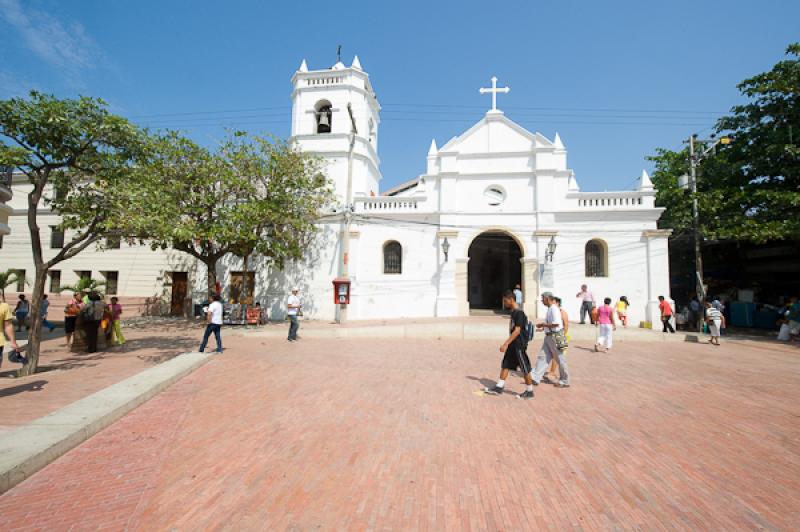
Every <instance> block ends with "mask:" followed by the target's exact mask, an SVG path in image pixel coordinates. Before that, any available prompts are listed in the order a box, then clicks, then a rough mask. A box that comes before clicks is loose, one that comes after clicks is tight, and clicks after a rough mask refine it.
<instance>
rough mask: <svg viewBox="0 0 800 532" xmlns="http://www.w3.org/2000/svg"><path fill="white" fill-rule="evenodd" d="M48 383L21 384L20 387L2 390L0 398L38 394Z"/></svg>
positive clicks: (32, 382)
mask: <svg viewBox="0 0 800 532" xmlns="http://www.w3.org/2000/svg"><path fill="white" fill-rule="evenodd" d="M47 382H48V381H43V380H38V381H31V382H27V383H25V384H20V385H19V386H12V387H10V388H5V389H2V390H0V397H8V396H11V395H16V394H18V393H22V392H38V391H41V390H42V388H44V385H45V384H47Z"/></svg>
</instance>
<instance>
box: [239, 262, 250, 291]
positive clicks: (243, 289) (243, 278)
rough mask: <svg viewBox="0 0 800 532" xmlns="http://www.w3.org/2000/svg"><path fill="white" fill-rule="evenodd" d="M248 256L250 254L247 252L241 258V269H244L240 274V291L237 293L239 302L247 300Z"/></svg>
mask: <svg viewBox="0 0 800 532" xmlns="http://www.w3.org/2000/svg"><path fill="white" fill-rule="evenodd" d="M249 258H250V254H249V253H248V254H247V255H245V256H244V260H243V262H244V266H243V268H242V270H244V272H243V274H242V293H241V294H240V295H239V303H242V302H243V301H244V302H245V303H246V302H247V260H248V259H249Z"/></svg>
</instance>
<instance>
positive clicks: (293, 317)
mask: <svg viewBox="0 0 800 532" xmlns="http://www.w3.org/2000/svg"><path fill="white" fill-rule="evenodd" d="M298 292H300V290H298V288H297V287H296V286H294V287H292V293H291V294H290V295H289V299H287V300H286V313H287V314H288V315H289V337H288V338H287V340H289V341H290V342H296V341H297V330H298V329H299V328H300V322H298V321H297V314H298V312H300V307H301V306H302V303H301V302H300V296H298V295H297V294H298Z"/></svg>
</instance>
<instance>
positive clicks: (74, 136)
mask: <svg viewBox="0 0 800 532" xmlns="http://www.w3.org/2000/svg"><path fill="white" fill-rule="evenodd" d="M143 136H144V135H143V133H142V132H141V131H140V130H139V129H138V128H137V127H136V126H134V125H133V124H131V123H130V122H128V121H127V120H125V119H124V118H121V117H119V116H116V115H113V114H111V113H109V112H108V110H107V109H106V105H105V103H104V102H103V101H102V100H99V99H95V98H88V97H81V98H79V99H57V98H55V97H53V96H50V95H46V94H41V93H38V92H35V91H33V92H31V93H30V96H29V97H28V98H27V99H26V98H13V99H10V100H3V101H0V165H11V166H14V167H16V168H17V169H18V170H20V171H21V172H22V173H23V174H25V176H26V177H27V178H28V182H29V183H30V185H31V190H30V192H29V193H28V198H27V200H28V205H27V218H28V230H29V232H30V238H31V248H32V249H31V250H32V255H33V263H34V267H35V272H34V279H33V281H34V282H33V294H32V297H31V313H30V315H31V318H32V319H31V322H32V323H31V332H30V336H29V340H28V348H27V350H28V357H27V358H28V361H29V362H28V364H26V365H25V366H23V367H22V369H21V370H20V374H21V375H28V374H31V373H34V372H35V371H36V368H37V366H38V361H39V344H40V340H41V317H40V313H39V305H40V303H41V300H42V295H43V294H44V289H45V283H46V281H47V272H48V270H50V268H52V267H53V266H54V265H56V264H58V263H60V262H62V261H64V260H67V259H70V258H72V257H74V256H76V255H77V254H79V253H80V252H81V251H83V250H85V249H86V248H87V247H89V246H91V245H92V244H94V243H95V242H97V241H98V240H99V239H100V238H103V237H105V236H108V235H109V234H111V231H112V229H113V228H112V227H111V226H110V225H109V223H108V221H109V220H111V219H114V216H115V213H116V212H117V211H118V209H119V208H120V207H121V206H122V205H124V206H126V208H130V207H131V206H132V201H133V200H135V198H130V197H123V192H124V191H127V190H129V189H130V188H131V187H129V186H127V185H130V183H129V182H128V181H129V180H130V179H131V178H132V176H133V173H132V172H131V168H132V166H133V165H134V162H135V161H136V159H137V155H138V154H140V153H141V148H142V147H143V145H144V144H143V142H142V140H143ZM121 183H125V184H126V186H125V187H123V186H120V184H121ZM48 209H49V210H51V211H52V212H54V213H57V214H59V215H60V216H61V218H62V222H61V224H60V226H59V227H60V228H61V229H63V230H64V231H65V234H66V235H67V239H66V240H65V241H64V246H63V247H62V248H61V249H60V250H58V252H57V253H56V254H55V255H54V256H53V257H52V258H50V259H45V257H44V254H43V252H42V249H43V245H42V241H41V235H40V227H39V221H38V217H39V213H40V212H42V211H44V210H48ZM132 210H134V211H135V210H136V209H132Z"/></svg>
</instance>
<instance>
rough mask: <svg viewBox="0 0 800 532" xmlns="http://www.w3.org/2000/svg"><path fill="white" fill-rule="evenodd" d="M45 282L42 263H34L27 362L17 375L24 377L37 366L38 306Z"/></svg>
mask: <svg viewBox="0 0 800 532" xmlns="http://www.w3.org/2000/svg"><path fill="white" fill-rule="evenodd" d="M46 283H47V270H46V269H45V268H44V265H41V264H37V265H36V279H35V281H34V283H33V293H32V294H31V311H30V314H29V319H30V323H31V328H30V330H29V331H28V346H27V348H26V350H25V356H26V358H27V359H28V363H27V364H25V365H24V366H22V367H21V368H20V369H19V371H18V373H17V375H18V376H19V377H25V376H27V375H33V374H34V373H36V370H37V368H38V367H39V346H40V344H41V342H42V316H41V312H40V310H39V309H40V308H41V307H42V296H43V295H44V287H45V284H46Z"/></svg>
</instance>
